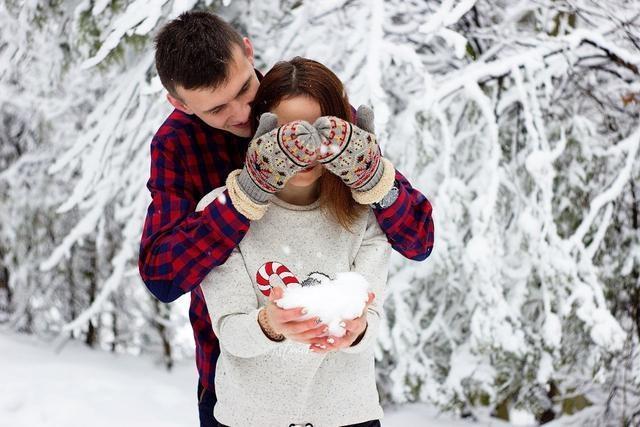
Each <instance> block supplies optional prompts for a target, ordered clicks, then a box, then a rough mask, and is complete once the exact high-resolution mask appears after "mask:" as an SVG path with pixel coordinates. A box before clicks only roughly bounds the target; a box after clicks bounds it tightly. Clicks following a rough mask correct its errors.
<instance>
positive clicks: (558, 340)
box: [0, 0, 640, 426]
mask: <svg viewBox="0 0 640 427" xmlns="http://www.w3.org/2000/svg"><path fill="white" fill-rule="evenodd" d="M192 8H198V9H203V8H207V9H211V10H214V11H217V12H218V13H220V14H222V15H223V16H224V17H226V18H227V19H228V20H230V21H231V22H233V24H234V25H235V26H236V27H237V28H238V29H239V30H240V31H241V32H242V33H243V34H246V35H248V36H249V37H250V38H251V40H252V41H253V43H254V47H255V49H256V52H257V58H256V60H257V67H258V68H259V69H260V70H262V71H267V70H268V69H269V68H270V67H271V65H273V64H274V63H275V62H276V61H277V60H279V59H290V58H291V57H293V56H295V55H301V56H306V57H309V58H313V59H316V60H318V61H320V62H323V63H324V64H326V65H327V66H329V67H330V68H331V69H332V70H334V71H335V72H336V73H337V74H338V75H339V76H340V77H341V78H342V79H343V81H344V82H345V84H346V87H347V89H348V91H349V96H350V98H351V102H352V104H353V105H356V106H357V105H359V104H361V103H366V104H369V105H372V106H373V107H374V109H375V112H376V128H377V130H378V135H379V139H380V141H381V144H382V148H383V152H384V154H385V156H387V157H388V158H389V159H390V160H391V161H392V162H393V163H394V164H395V166H396V167H397V168H398V169H399V170H400V171H401V172H403V173H404V174H405V175H406V176H407V177H408V178H409V180H410V182H411V183H412V184H413V185H414V186H415V187H417V188H418V189H420V190H421V191H422V192H423V193H424V194H425V195H426V196H427V197H428V198H429V199H430V201H431V202H432V204H433V207H434V221H435V231H436V243H435V248H434V251H433V253H432V255H431V256H430V257H429V258H428V259H427V260H426V261H425V262H422V263H416V262H412V261H408V260H405V259H403V258H402V257H401V256H399V255H398V254H394V256H393V258H392V266H391V273H390V280H389V294H388V297H387V302H386V305H385V311H386V319H385V322H384V325H383V328H382V334H381V336H380V340H379V345H378V348H377V366H378V385H379V390H380V392H381V397H382V399H383V401H384V403H385V406H386V407H387V408H389V410H388V414H389V415H388V417H387V418H386V419H385V421H386V422H385V425H390V426H394V425H403V426H413V425H416V426H423V425H425V426H431V425H435V426H438V425H460V426H466V425H472V423H475V425H478V424H480V425H496V426H498V425H537V424H539V423H547V422H548V421H550V422H548V423H547V424H546V425H554V426H557V425H576V426H609V425H611V426H638V425H640V392H639V390H640V350H639V341H640V184H639V183H640V120H639V119H640V71H639V67H640V1H638V0H633V1H624V0H611V1H606V2H603V1H595V0H531V1H520V0H512V1H507V0H482V1H481V0H443V1H431V0H404V1H401V0H385V1H383V0H325V1H305V0H264V1H249V0H225V1H214V0H205V1H194V0H55V1H50V0H46V1H45V0H26V1H24V0H22V1H21V0H3V1H2V2H0V393H1V394H0V425H3V426H4V425H5V424H6V425H9V426H23V425H32V424H36V423H38V424H40V425H52V426H72V425H86V424H88V423H92V424H100V423H103V424H105V425H106V424H107V423H109V424H113V423H117V424H119V425H123V426H129V425H130V426H133V425H141V424H142V425H144V424H150V423H151V422H153V423H155V424H157V425H165V424H166V425H185V426H186V425H194V424H195V419H196V418H195V417H196V415H197V414H196V412H195V388H194V387H195V384H196V380H195V378H196V377H195V375H196V374H195V364H194V361H193V338H192V332H191V328H190V325H189V323H188V318H187V310H188V298H187V297H182V298H181V299H179V300H178V301H176V302H175V303H172V304H169V305H166V304H162V303H159V302H158V301H156V300H155V299H154V298H153V297H152V296H151V295H150V294H149V293H148V292H147V291H146V288H145V287H144V286H143V284H142V283H141V281H140V278H139V276H138V271H137V267H136V260H137V250H138V245H139V238H140V234H141V230H142V222H143V219H144V214H145V211H146V207H147V204H148V203H149V200H150V198H149V194H148V191H147V190H146V189H145V183H146V180H147V178H148V171H149V142H150V140H151V136H152V135H153V133H154V132H155V130H156V129H157V128H158V127H159V125H160V124H161V123H162V121H163V119H164V117H165V116H166V115H167V114H168V113H169V111H170V108H169V105H168V103H167V102H166V100H165V98H164V92H163V90H162V87H161V85H160V82H159V80H158V78H157V76H156V74H155V69H154V66H153V45H152V37H153V35H154V34H155V32H156V31H157V30H158V28H159V27H160V26H161V25H162V24H163V23H165V22H166V21H167V20H169V19H171V18H172V17H175V16H177V14H179V13H180V12H182V11H185V10H189V9H192ZM172 405H174V406H172ZM440 413H442V415H440V416H439V417H437V416H436V415H437V414H440ZM402 417H405V418H402ZM7 420H8V421H7ZM394 420H395V421H394ZM501 420H509V423H508V424H507V423H504V422H503V421H501ZM47 423H48V424H47ZM162 423H165V424H162ZM438 423H439V424H438Z"/></svg>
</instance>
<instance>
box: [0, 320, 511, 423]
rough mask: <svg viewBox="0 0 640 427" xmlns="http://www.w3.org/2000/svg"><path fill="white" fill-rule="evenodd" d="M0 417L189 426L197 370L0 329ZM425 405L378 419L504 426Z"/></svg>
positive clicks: (187, 362)
mask: <svg viewBox="0 0 640 427" xmlns="http://www.w3.org/2000/svg"><path fill="white" fill-rule="evenodd" d="M0 375H1V377H2V381H0V425H2V426H7V427H27V426H34V425H37V426H39V427H86V426H88V425H90V426H92V427H113V426H118V427H139V426H150V425H153V426H154V427H193V426H197V425H199V424H198V412H197V404H196V387H197V373H196V369H195V362H194V361H193V360H191V359H186V360H182V361H179V362H177V363H176V365H175V367H174V368H173V370H172V371H171V372H167V371H166V370H165V369H164V368H163V367H161V366H159V365H158V364H157V363H155V362H154V361H153V360H152V359H151V357H150V356H148V355H143V356H140V357H135V356H129V355H114V354H111V353H107V352H103V351H100V350H90V349H89V348H87V347H86V346H84V345H82V344H80V343H78V342H74V341H72V342H69V343H68V344H67V346H66V347H64V348H63V350H62V351H61V352H60V353H58V354H57V353H55V352H54V351H53V350H52V349H51V348H50V346H49V345H48V344H46V343H44V342H40V341H38V340H36V339H34V338H32V337H29V336H24V335H17V334H14V333H7V332H2V333H0ZM438 412H439V411H438V410H437V409H435V408H434V407H432V406H429V405H424V404H420V405H406V406H399V407H393V408H388V409H387V408H385V417H384V420H383V425H384V426H385V427H423V426H429V427H445V426H446V427H470V426H474V425H475V426H477V425H483V426H508V425H509V424H507V423H504V422H501V421H498V420H491V421H489V420H485V422H483V423H482V424H474V423H471V422H467V421H461V420H456V419H454V418H453V417H451V416H449V415H439V414H438Z"/></svg>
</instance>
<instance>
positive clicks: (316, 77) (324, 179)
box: [251, 57, 366, 230]
mask: <svg viewBox="0 0 640 427" xmlns="http://www.w3.org/2000/svg"><path fill="white" fill-rule="evenodd" d="M294 96H308V97H309V98H312V99H315V100H316V101H318V104H320V110H321V112H322V115H323V116H335V117H339V118H341V119H343V120H348V121H352V110H351V105H350V104H349V99H348V98H347V94H346V91H345V90H344V86H343V85H342V82H341V81H340V79H339V78H338V77H337V76H336V75H335V74H334V73H333V72H332V71H331V70H329V69H328V68H327V67H325V66H324V65H322V64H320V63H319V62H316V61H313V60H311V59H306V58H301V57H295V58H293V59H292V60H291V61H282V62H278V63H277V64H276V65H274V66H273V68H272V69H271V70H270V71H269V72H268V73H267V74H266V75H265V76H264V78H263V79H262V80H261V81H260V87H259V88H258V92H257V93H256V97H255V99H254V101H253V106H252V110H251V114H252V125H253V130H254V131H255V129H257V127H258V120H259V118H260V116H261V115H262V113H265V112H267V111H271V110H273V109H274V108H276V107H277V105H278V104H279V103H280V102H281V101H282V100H284V99H288V98H292V97H294ZM319 180H320V206H321V207H322V208H323V209H324V210H325V212H328V213H329V215H331V217H332V218H333V219H334V220H336V221H337V222H338V223H339V224H340V225H342V226H343V227H344V228H345V229H347V230H350V226H351V225H353V223H354V221H355V220H356V219H357V218H358V217H359V216H360V215H361V214H362V213H363V212H364V211H365V210H366V206H363V205H360V204H358V203H357V202H356V201H355V200H354V199H353V196H352V195H351V190H350V189H349V187H347V186H346V184H344V183H343V182H342V180H341V179H340V178H338V177H337V176H335V175H334V174H332V173H330V172H328V171H327V170H323V174H322V176H321V177H320V178H319Z"/></svg>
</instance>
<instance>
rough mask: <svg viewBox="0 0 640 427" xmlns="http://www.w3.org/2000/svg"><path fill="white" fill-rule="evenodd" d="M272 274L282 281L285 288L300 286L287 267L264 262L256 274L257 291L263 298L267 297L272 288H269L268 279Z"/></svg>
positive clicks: (273, 262)
mask: <svg viewBox="0 0 640 427" xmlns="http://www.w3.org/2000/svg"><path fill="white" fill-rule="evenodd" d="M274 274H275V275H277V276H278V277H279V278H280V279H282V281H283V282H284V284H285V285H286V286H300V281H299V280H298V278H297V277H296V276H295V275H294V274H293V273H292V272H291V270H289V269H288V268H287V267H285V266H284V265H282V264H280V263H279V262H275V261H269V262H265V263H264V264H262V267H260V268H259V269H258V272H257V273H256V281H257V282H258V289H260V292H262V293H263V294H264V295H265V296H269V294H270V293H271V289H272V288H273V286H271V282H270V279H271V276H273V275H274Z"/></svg>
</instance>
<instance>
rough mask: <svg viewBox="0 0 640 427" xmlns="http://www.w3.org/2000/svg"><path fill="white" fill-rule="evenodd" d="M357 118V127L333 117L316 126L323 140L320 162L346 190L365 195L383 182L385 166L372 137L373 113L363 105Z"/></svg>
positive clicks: (323, 118) (321, 118)
mask: <svg viewBox="0 0 640 427" xmlns="http://www.w3.org/2000/svg"><path fill="white" fill-rule="evenodd" d="M357 114H358V125H357V126H356V125H354V124H352V123H349V122H348V121H346V120H342V119H340V118H338V117H332V116H324V117H320V118H318V120H316V121H315V123H314V124H313V125H314V127H315V128H316V129H317V130H318V134H319V135H320V139H321V144H320V147H319V153H318V157H317V159H318V161H319V162H320V163H322V165H323V166H324V167H325V168H326V169H327V170H328V171H329V172H331V173H333V174H335V175H336V176H338V178H340V179H341V180H342V181H343V182H344V183H345V184H346V185H347V186H349V187H350V188H352V189H353V190H356V191H361V192H362V191H367V190H370V189H371V188H373V187H375V185H376V184H377V183H378V182H379V181H380V179H381V178H382V175H383V172H384V164H383V162H382V160H381V154H380V146H379V145H378V141H377V139H376V136H375V134H374V133H373V110H371V109H370V108H369V107H367V106H365V105H361V106H360V108H358V113H357ZM358 126H360V127H358Z"/></svg>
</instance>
